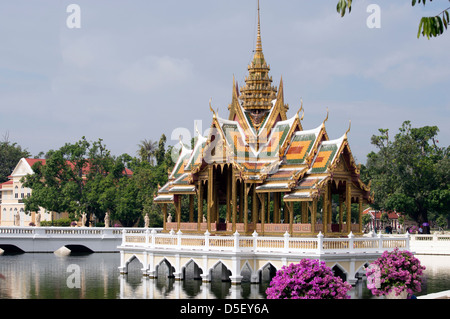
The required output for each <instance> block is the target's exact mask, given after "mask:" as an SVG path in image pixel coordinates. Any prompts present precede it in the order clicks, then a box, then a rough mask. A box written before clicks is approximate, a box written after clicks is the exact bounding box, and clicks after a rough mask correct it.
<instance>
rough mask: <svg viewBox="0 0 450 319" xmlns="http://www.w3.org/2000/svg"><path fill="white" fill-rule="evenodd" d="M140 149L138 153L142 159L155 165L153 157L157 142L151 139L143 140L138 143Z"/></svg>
mask: <svg viewBox="0 0 450 319" xmlns="http://www.w3.org/2000/svg"><path fill="white" fill-rule="evenodd" d="M138 146H139V150H138V155H139V157H140V158H141V160H142V161H147V162H149V163H150V164H152V165H153V158H154V157H155V151H156V142H152V141H151V140H146V139H144V140H142V141H141V143H140V144H138Z"/></svg>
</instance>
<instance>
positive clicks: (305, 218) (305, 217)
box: [301, 202, 308, 224]
mask: <svg viewBox="0 0 450 319" xmlns="http://www.w3.org/2000/svg"><path fill="white" fill-rule="evenodd" d="M301 205H302V224H307V223H308V202H301Z"/></svg>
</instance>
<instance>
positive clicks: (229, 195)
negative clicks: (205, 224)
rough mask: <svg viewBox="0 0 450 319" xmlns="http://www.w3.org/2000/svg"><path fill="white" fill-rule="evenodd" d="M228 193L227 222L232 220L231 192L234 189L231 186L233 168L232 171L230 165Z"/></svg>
mask: <svg viewBox="0 0 450 319" xmlns="http://www.w3.org/2000/svg"><path fill="white" fill-rule="evenodd" d="M226 172H227V194H226V197H227V199H226V201H227V215H226V217H225V221H226V222H227V223H229V222H230V221H231V219H230V215H231V192H232V190H231V188H232V185H231V184H232V172H233V171H232V170H231V172H230V166H228V168H227V171H226Z"/></svg>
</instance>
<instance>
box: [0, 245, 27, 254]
mask: <svg viewBox="0 0 450 319" xmlns="http://www.w3.org/2000/svg"><path fill="white" fill-rule="evenodd" d="M0 249H2V250H3V253H6V254H23V253H25V251H24V250H23V249H21V248H20V247H18V246H16V245H11V244H1V245H0Z"/></svg>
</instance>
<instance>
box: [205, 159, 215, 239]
mask: <svg viewBox="0 0 450 319" xmlns="http://www.w3.org/2000/svg"><path fill="white" fill-rule="evenodd" d="M213 169H214V168H213V166H212V165H210V166H209V167H208V199H207V202H208V204H207V210H206V222H207V223H208V228H207V229H208V232H211V216H212V211H213V206H214V202H213V191H214V180H213V177H214V171H213Z"/></svg>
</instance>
